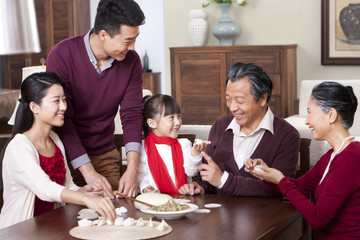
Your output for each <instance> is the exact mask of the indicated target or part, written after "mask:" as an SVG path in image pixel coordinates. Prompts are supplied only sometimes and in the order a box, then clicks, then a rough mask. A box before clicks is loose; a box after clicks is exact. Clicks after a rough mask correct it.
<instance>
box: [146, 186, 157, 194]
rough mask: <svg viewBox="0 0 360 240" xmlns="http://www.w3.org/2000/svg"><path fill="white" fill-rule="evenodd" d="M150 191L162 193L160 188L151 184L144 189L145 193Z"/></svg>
mask: <svg viewBox="0 0 360 240" xmlns="http://www.w3.org/2000/svg"><path fill="white" fill-rule="evenodd" d="M148 192H153V193H160V192H159V190H157V189H155V188H153V187H152V186H150V185H149V186H147V187H146V188H144V189H143V193H148Z"/></svg>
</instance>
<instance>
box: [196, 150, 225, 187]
mask: <svg viewBox="0 0 360 240" xmlns="http://www.w3.org/2000/svg"><path fill="white" fill-rule="evenodd" d="M201 155H202V156H203V157H204V158H205V160H206V161H207V162H208V164H204V163H203V164H201V166H200V167H199V171H200V176H201V179H202V180H203V181H207V182H209V183H210V184H211V185H213V186H214V187H219V186H220V185H221V177H222V175H223V172H222V171H221V170H220V168H219V166H218V165H217V164H216V163H215V162H214V160H213V159H212V158H211V157H210V156H209V155H207V154H206V153H205V152H201Z"/></svg>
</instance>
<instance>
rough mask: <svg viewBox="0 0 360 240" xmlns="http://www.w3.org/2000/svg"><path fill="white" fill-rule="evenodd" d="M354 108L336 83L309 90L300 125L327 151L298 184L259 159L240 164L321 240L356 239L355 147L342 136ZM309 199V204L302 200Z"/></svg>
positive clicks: (359, 189)
mask: <svg viewBox="0 0 360 240" xmlns="http://www.w3.org/2000/svg"><path fill="white" fill-rule="evenodd" d="M356 108H357V99H356V96H355V95H354V92H353V89H352V88H351V87H349V86H348V87H345V86H342V85H341V84H339V83H336V82H323V83H321V84H319V85H317V86H316V87H314V89H313V90H312V94H311V98H310V100H309V102H308V107H307V110H308V116H307V119H306V122H305V123H306V124H307V125H308V126H309V128H310V129H311V133H312V136H313V138H314V139H315V140H326V141H327V142H328V143H329V144H330V145H331V146H332V149H331V150H329V151H328V152H327V153H326V154H324V155H323V156H322V157H321V158H320V160H319V161H318V162H317V164H316V165H315V166H314V167H313V168H312V169H311V170H310V171H308V172H307V173H306V174H305V175H303V176H302V177H300V178H299V179H293V178H289V177H285V176H284V175H283V174H282V173H281V172H280V171H278V170H276V169H274V168H269V167H268V166H267V165H266V164H265V163H264V162H263V161H262V160H261V159H248V160H247V161H246V163H245V166H246V171H248V172H250V173H251V174H252V175H254V176H255V177H258V178H261V179H264V180H265V181H267V182H271V183H275V184H278V189H279V190H280V191H281V192H282V194H283V195H284V196H285V197H286V198H287V199H288V200H289V201H290V202H291V203H292V204H293V205H294V207H295V208H296V209H297V210H298V211H299V212H300V213H301V215H302V216H303V217H304V219H305V220H306V221H307V222H308V223H309V225H310V226H311V227H312V228H313V229H320V230H321V239H358V238H360V177H359V170H360V143H359V142H357V141H354V137H352V136H350V134H349V130H348V129H349V128H350V127H351V126H352V124H353V121H354V114H355V111H356ZM257 165H259V166H258V167H256V168H255V166H257ZM259 168H260V170H259ZM312 193H313V194H314V196H315V203H313V202H311V201H310V200H309V198H308V197H309V195H310V194H312Z"/></svg>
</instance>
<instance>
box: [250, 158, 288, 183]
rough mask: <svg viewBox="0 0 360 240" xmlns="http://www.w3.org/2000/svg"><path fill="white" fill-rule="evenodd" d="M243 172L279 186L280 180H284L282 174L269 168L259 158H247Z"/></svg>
mask: <svg viewBox="0 0 360 240" xmlns="http://www.w3.org/2000/svg"><path fill="white" fill-rule="evenodd" d="M245 171H246V172H249V173H250V174H251V175H253V176H254V177H257V178H259V179H261V180H265V181H267V182H271V183H275V184H279V182H280V181H281V179H283V178H284V174H282V172H280V171H279V170H277V169H275V168H269V167H268V166H267V165H266V163H265V162H264V161H263V160H261V159H259V158H256V159H251V158H249V159H248V160H247V161H246V162H245Z"/></svg>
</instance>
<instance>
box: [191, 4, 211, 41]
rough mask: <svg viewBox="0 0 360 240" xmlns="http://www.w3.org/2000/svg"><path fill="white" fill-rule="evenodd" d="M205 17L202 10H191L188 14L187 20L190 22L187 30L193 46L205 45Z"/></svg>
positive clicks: (206, 25) (206, 27) (206, 28)
mask: <svg viewBox="0 0 360 240" xmlns="http://www.w3.org/2000/svg"><path fill="white" fill-rule="evenodd" d="M205 17H206V13H205V12H204V11H203V10H202V9H193V10H191V11H190V12H189V18H190V19H191V20H190V22H189V25H188V30H189V34H190V38H191V41H192V43H193V45H194V46H204V45H205V42H206V36H207V30H208V24H207V22H206V21H205Z"/></svg>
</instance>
